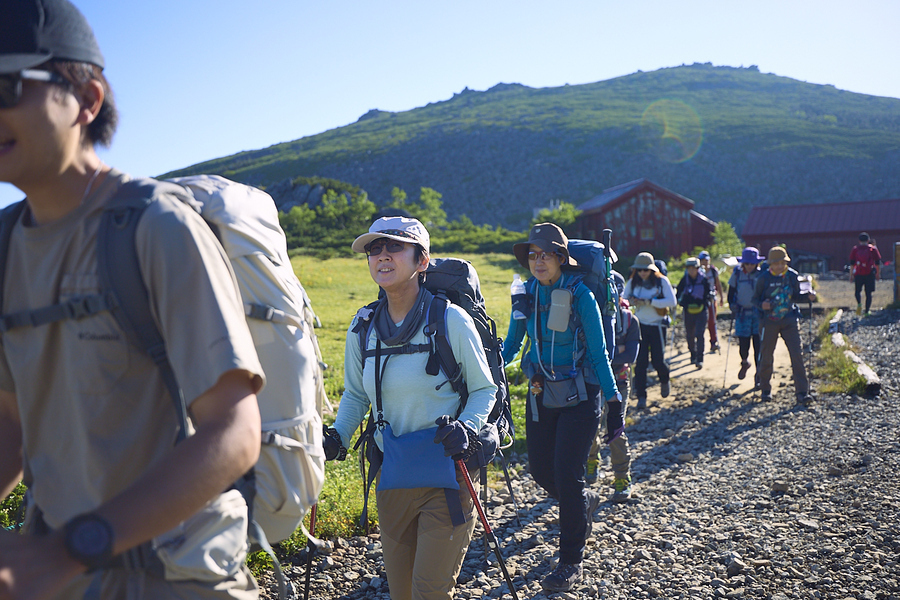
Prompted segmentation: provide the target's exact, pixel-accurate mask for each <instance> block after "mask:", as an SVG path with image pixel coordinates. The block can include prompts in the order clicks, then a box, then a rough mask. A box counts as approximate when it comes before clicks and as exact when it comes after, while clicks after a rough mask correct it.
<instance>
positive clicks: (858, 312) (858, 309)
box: [856, 304, 862, 315]
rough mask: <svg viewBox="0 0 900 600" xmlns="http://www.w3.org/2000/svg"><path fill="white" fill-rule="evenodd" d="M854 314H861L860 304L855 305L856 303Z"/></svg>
mask: <svg viewBox="0 0 900 600" xmlns="http://www.w3.org/2000/svg"><path fill="white" fill-rule="evenodd" d="M856 314H857V315H861V314H862V304H857V305H856Z"/></svg>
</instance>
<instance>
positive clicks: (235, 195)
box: [0, 175, 327, 597]
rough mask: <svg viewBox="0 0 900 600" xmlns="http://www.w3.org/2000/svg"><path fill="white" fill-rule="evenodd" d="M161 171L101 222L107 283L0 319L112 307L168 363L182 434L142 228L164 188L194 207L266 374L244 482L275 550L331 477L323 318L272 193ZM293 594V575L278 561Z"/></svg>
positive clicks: (4, 325) (132, 189) (8, 321)
mask: <svg viewBox="0 0 900 600" xmlns="http://www.w3.org/2000/svg"><path fill="white" fill-rule="evenodd" d="M173 181H174V183H172V182H162V181H157V180H153V179H135V180H132V181H129V182H126V183H125V184H123V185H122V187H121V188H120V189H119V190H118V192H117V193H116V194H115V196H114V197H113V198H112V199H110V201H109V202H108V204H107V206H106V208H105V210H104V214H103V217H102V221H101V224H100V229H99V232H98V240H97V243H98V252H97V254H98V268H97V272H98V276H99V280H100V287H101V293H100V294H98V295H97V296H91V297H87V298H79V299H77V300H73V301H71V302H68V303H64V304H58V305H54V306H50V307H44V308H39V309H35V310H31V311H26V312H25V313H22V312H18V313H15V314H12V315H3V317H2V318H0V330H2V331H7V330H8V329H12V328H14V327H20V326H35V327H36V326H40V325H43V324H47V323H51V322H54V321H59V320H63V319H78V318H84V317H89V316H91V315H92V314H96V313H99V312H102V311H107V310H109V311H111V312H112V314H113V315H114V316H115V318H116V321H117V322H118V323H119V326H120V327H121V328H122V329H123V331H124V332H125V333H126V335H127V337H128V339H129V341H130V342H131V343H132V344H133V345H135V346H137V347H138V348H140V349H141V350H142V351H144V352H147V353H148V354H149V355H150V356H151V357H152V358H153V360H154V362H155V363H156V364H157V366H158V367H159V368H160V370H161V374H162V377H163V379H164V381H165V382H166V387H167V389H168V390H169V394H170V396H171V397H172V400H173V402H174V404H175V410H176V414H177V417H178V421H179V429H180V430H179V433H178V438H179V440H181V439H184V437H185V436H186V433H187V431H189V424H188V417H187V411H186V409H185V404H184V398H183V395H182V393H181V389H180V386H179V385H178V382H177V381H176V380H175V375H174V372H173V371H172V368H171V366H170V364H169V362H168V358H167V354H166V350H165V345H164V340H163V339H162V337H161V335H160V333H159V331H158V329H157V327H156V325H155V323H154V321H153V318H152V315H151V312H150V306H149V297H148V293H147V290H146V287H145V284H144V282H143V279H142V277H141V274H140V268H139V266H138V258H137V252H136V249H135V244H134V235H135V231H136V228H137V225H138V222H139V220H140V218H141V216H142V214H143V211H144V209H146V208H147V207H148V206H149V205H150V203H151V202H153V201H154V200H155V198H157V197H158V196H159V195H162V194H170V195H172V196H175V197H177V198H178V199H179V200H181V201H183V202H185V203H186V204H188V205H189V206H191V207H192V208H194V209H195V210H196V211H197V212H198V213H200V215H201V216H202V217H203V218H204V220H205V221H206V222H207V224H208V225H209V226H210V228H211V229H212V230H213V232H214V233H215V234H216V237H217V238H218V239H219V241H220V242H221V244H222V247H223V248H224V250H225V253H226V255H227V256H228V258H229V261H230V263H231V266H232V269H233V271H234V274H235V277H236V279H237V281H238V286H239V289H240V293H241V297H242V300H243V302H244V305H245V309H246V314H247V324H248V326H249V329H250V333H251V335H252V337H253V340H254V344H255V346H256V351H257V353H258V355H259V359H260V363H261V364H262V366H263V369H264V370H265V372H266V376H267V385H266V387H265V388H264V389H263V390H261V391H260V392H259V394H258V395H257V397H258V401H259V409H260V415H261V418H262V430H263V431H262V447H261V450H260V458H259V461H258V462H257V464H256V467H255V468H254V469H253V470H252V471H251V472H250V473H248V474H247V475H246V476H245V477H244V478H243V479H242V480H241V481H240V482H238V483H236V484H235V485H236V487H238V488H239V489H240V490H241V492H242V494H244V497H245V499H246V500H247V504H248V507H249V509H250V516H251V530H250V531H248V537H249V539H250V541H251V542H252V543H255V544H258V545H259V546H260V547H262V548H263V549H265V550H266V551H267V552H269V553H270V555H271V556H272V557H273V559H274V554H273V553H272V550H271V547H270V542H277V541H281V540H283V539H286V538H288V537H289V536H290V535H291V534H293V532H294V531H295V530H296V529H297V527H298V526H300V527H302V520H303V517H304V515H305V514H306V512H307V511H308V510H309V508H310V507H311V506H312V505H313V504H315V502H316V500H317V498H318V495H319V493H320V492H321V489H322V485H323V483H324V475H325V472H324V453H323V451H322V444H321V429H322V426H321V416H320V411H321V406H322V403H323V402H327V398H325V397H324V384H323V375H322V370H323V368H324V366H325V365H324V363H322V361H321V353H320V352H319V349H318V342H317V340H316V336H315V332H314V330H313V323H314V321H315V320H316V317H315V314H314V313H313V312H312V308H311V305H310V302H309V298H308V297H307V295H306V292H305V291H304V289H303V287H302V286H301V285H300V282H299V281H298V280H297V278H296V276H295V275H294V273H293V270H292V267H291V264H290V260H289V258H288V255H287V245H286V240H285V236H284V232H283V231H282V229H281V227H280V225H279V222H278V214H277V210H276V208H275V204H274V202H273V201H272V199H271V197H270V196H268V194H266V193H265V192H263V191H261V190H258V189H256V188H252V187H249V186H246V185H243V184H239V183H235V182H232V181H229V180H227V179H224V178H222V177H218V176H207V175H199V176H191V177H185V178H180V179H177V180H173ZM24 202H25V201H22V202H20V203H18V204H15V205H13V206H11V207H9V208H7V209H5V210H4V211H3V213H2V216H0V290H2V289H3V277H4V274H5V267H6V257H7V254H8V249H9V239H10V232H11V229H12V227H13V226H14V224H15V223H16V221H17V219H18V216H19V214H20V213H21V211H22V209H23V208H24ZM274 564H275V566H276V576H277V578H278V580H279V586H280V592H281V595H282V597H284V594H285V593H286V588H285V582H284V580H283V577H282V574H281V572H280V568H279V565H278V563H277V560H275V561H274Z"/></svg>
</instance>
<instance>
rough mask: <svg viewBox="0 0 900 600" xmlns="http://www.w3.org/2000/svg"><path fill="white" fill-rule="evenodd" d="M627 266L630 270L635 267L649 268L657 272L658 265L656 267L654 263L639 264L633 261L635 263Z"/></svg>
mask: <svg viewBox="0 0 900 600" xmlns="http://www.w3.org/2000/svg"><path fill="white" fill-rule="evenodd" d="M629 268H630V269H631V270H632V271H633V270H635V269H650V270H651V271H656V272H657V273H659V267H657V266H656V265H654V264H649V265H639V264H637V263H635V264H633V265H631V267H629Z"/></svg>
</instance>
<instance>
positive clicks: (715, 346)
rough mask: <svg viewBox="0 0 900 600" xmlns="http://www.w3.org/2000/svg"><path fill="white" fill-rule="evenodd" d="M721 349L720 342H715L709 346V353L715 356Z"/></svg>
mask: <svg viewBox="0 0 900 600" xmlns="http://www.w3.org/2000/svg"><path fill="white" fill-rule="evenodd" d="M719 348H720V346H719V342H713V343H712V344H710V345H709V353H710V354H715V353H716V352H718V351H719Z"/></svg>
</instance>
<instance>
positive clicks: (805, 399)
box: [797, 392, 813, 404]
mask: <svg viewBox="0 0 900 600" xmlns="http://www.w3.org/2000/svg"><path fill="white" fill-rule="evenodd" d="M812 401H813V397H812V394H810V393H809V392H805V393H800V394H797V404H809V403H810V402H812Z"/></svg>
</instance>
